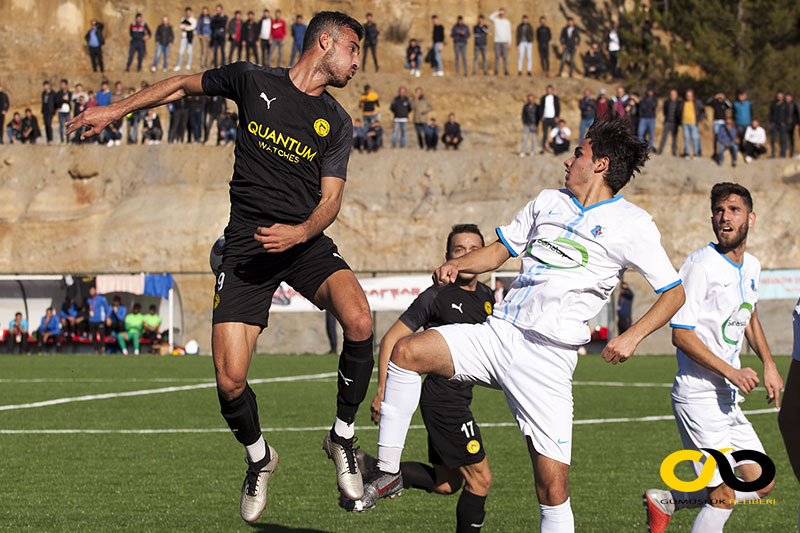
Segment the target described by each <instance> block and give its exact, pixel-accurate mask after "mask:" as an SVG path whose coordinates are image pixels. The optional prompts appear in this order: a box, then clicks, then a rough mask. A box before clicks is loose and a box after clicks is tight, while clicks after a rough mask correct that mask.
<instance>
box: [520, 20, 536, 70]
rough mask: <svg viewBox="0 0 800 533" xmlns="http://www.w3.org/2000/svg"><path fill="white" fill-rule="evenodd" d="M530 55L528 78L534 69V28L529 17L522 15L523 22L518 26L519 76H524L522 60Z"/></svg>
mask: <svg viewBox="0 0 800 533" xmlns="http://www.w3.org/2000/svg"><path fill="white" fill-rule="evenodd" d="M525 54H527V55H528V76H530V75H531V69H533V26H531V23H530V22H528V15H522V22H520V24H519V26H517V76H522V59H523V57H524V56H525Z"/></svg>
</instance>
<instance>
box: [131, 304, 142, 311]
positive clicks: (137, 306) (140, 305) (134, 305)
mask: <svg viewBox="0 0 800 533" xmlns="http://www.w3.org/2000/svg"><path fill="white" fill-rule="evenodd" d="M137 309H138V310H139V311H141V310H142V304H140V303H139V302H136V303H135V304H133V312H134V313H135V312H136V310H137Z"/></svg>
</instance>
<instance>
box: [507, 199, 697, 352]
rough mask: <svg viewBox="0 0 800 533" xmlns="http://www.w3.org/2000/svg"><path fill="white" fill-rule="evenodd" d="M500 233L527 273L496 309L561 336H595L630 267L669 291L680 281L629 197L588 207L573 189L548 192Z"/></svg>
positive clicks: (649, 222)
mask: <svg viewBox="0 0 800 533" xmlns="http://www.w3.org/2000/svg"><path fill="white" fill-rule="evenodd" d="M496 231H497V236H498V237H499V238H500V240H501V241H502V243H503V244H504V245H505V246H506V248H508V251H509V252H510V253H511V255H512V256H514V257H517V256H519V255H520V254H522V267H521V269H520V274H519V276H517V278H516V279H515V280H514V282H513V283H512V284H511V288H510V289H509V291H508V294H506V297H505V299H504V300H503V301H502V302H501V303H499V304H497V305H496V306H495V308H494V312H493V315H494V316H495V317H497V318H501V319H503V320H507V321H509V322H511V323H512V324H514V325H515V326H517V327H518V328H520V329H523V330H532V331H535V332H537V333H539V334H541V335H543V336H545V337H547V338H548V339H551V340H553V341H555V342H558V343H562V344H569V345H575V346H577V345H581V344H586V343H587V342H589V340H590V338H591V331H590V329H589V326H588V321H589V320H590V319H592V318H594V317H595V316H597V314H598V313H599V312H600V310H601V309H602V307H603V304H605V303H606V301H607V300H608V298H609V296H610V295H611V293H612V292H613V291H614V287H616V285H617V283H618V282H619V279H620V278H621V277H622V274H623V273H624V272H625V270H626V269H627V268H634V269H636V270H637V271H638V272H639V273H641V274H642V275H643V276H644V277H645V279H646V280H647V282H648V283H650V285H651V286H652V287H653V288H654V289H655V290H656V292H659V293H660V292H663V291H666V290H667V289H671V288H672V287H675V286H676V285H679V284H680V283H681V280H680V278H679V277H678V274H677V272H675V269H674V268H673V267H672V264H671V263H670V261H669V258H668V257H667V254H666V252H664V249H663V248H662V247H661V234H660V233H659V232H658V228H656V225H655V223H654V222H653V219H652V218H651V217H650V215H649V214H648V213H647V212H646V211H644V210H643V209H641V208H640V207H637V206H635V205H634V204H632V203H630V202H628V201H627V200H625V199H623V198H622V197H621V196H614V197H613V198H611V199H609V200H605V201H603V202H598V203H596V204H594V205H590V206H588V207H583V206H582V205H581V204H580V202H578V200H577V199H576V198H575V197H574V196H573V195H572V193H570V192H569V191H568V190H566V189H562V190H544V191H542V192H541V193H540V194H539V196H537V197H536V198H535V199H534V200H533V201H531V202H530V203H528V205H526V206H525V208H524V209H523V210H522V211H520V212H519V214H517V217H516V218H515V219H514V221H513V222H512V223H511V224H509V225H508V226H503V227H500V228H497V230H496Z"/></svg>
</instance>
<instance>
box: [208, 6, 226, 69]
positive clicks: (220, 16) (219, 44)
mask: <svg viewBox="0 0 800 533" xmlns="http://www.w3.org/2000/svg"><path fill="white" fill-rule="evenodd" d="M227 27H228V15H226V14H225V13H223V12H222V5H220V4H217V7H216V13H214V16H213V17H211V48H212V49H213V50H214V68H217V67H221V66H223V65H225V30H226V29H227ZM217 51H219V52H220V56H219V62H217Z"/></svg>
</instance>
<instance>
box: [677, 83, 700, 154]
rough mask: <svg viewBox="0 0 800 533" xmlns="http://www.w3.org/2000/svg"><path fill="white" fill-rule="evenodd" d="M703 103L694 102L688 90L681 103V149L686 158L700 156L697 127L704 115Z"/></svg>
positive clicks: (692, 95)
mask: <svg viewBox="0 0 800 533" xmlns="http://www.w3.org/2000/svg"><path fill="white" fill-rule="evenodd" d="M704 112H705V111H704V108H703V103H702V102H701V101H700V100H695V98H694V91H693V90H692V89H688V90H687V91H686V100H684V101H683V102H681V105H680V111H679V114H680V117H681V126H682V127H683V149H684V153H685V155H686V157H688V158H689V159H694V156H696V155H700V150H701V148H702V147H701V145H700V130H699V129H698V125H699V124H700V120H702V118H703V115H704Z"/></svg>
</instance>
